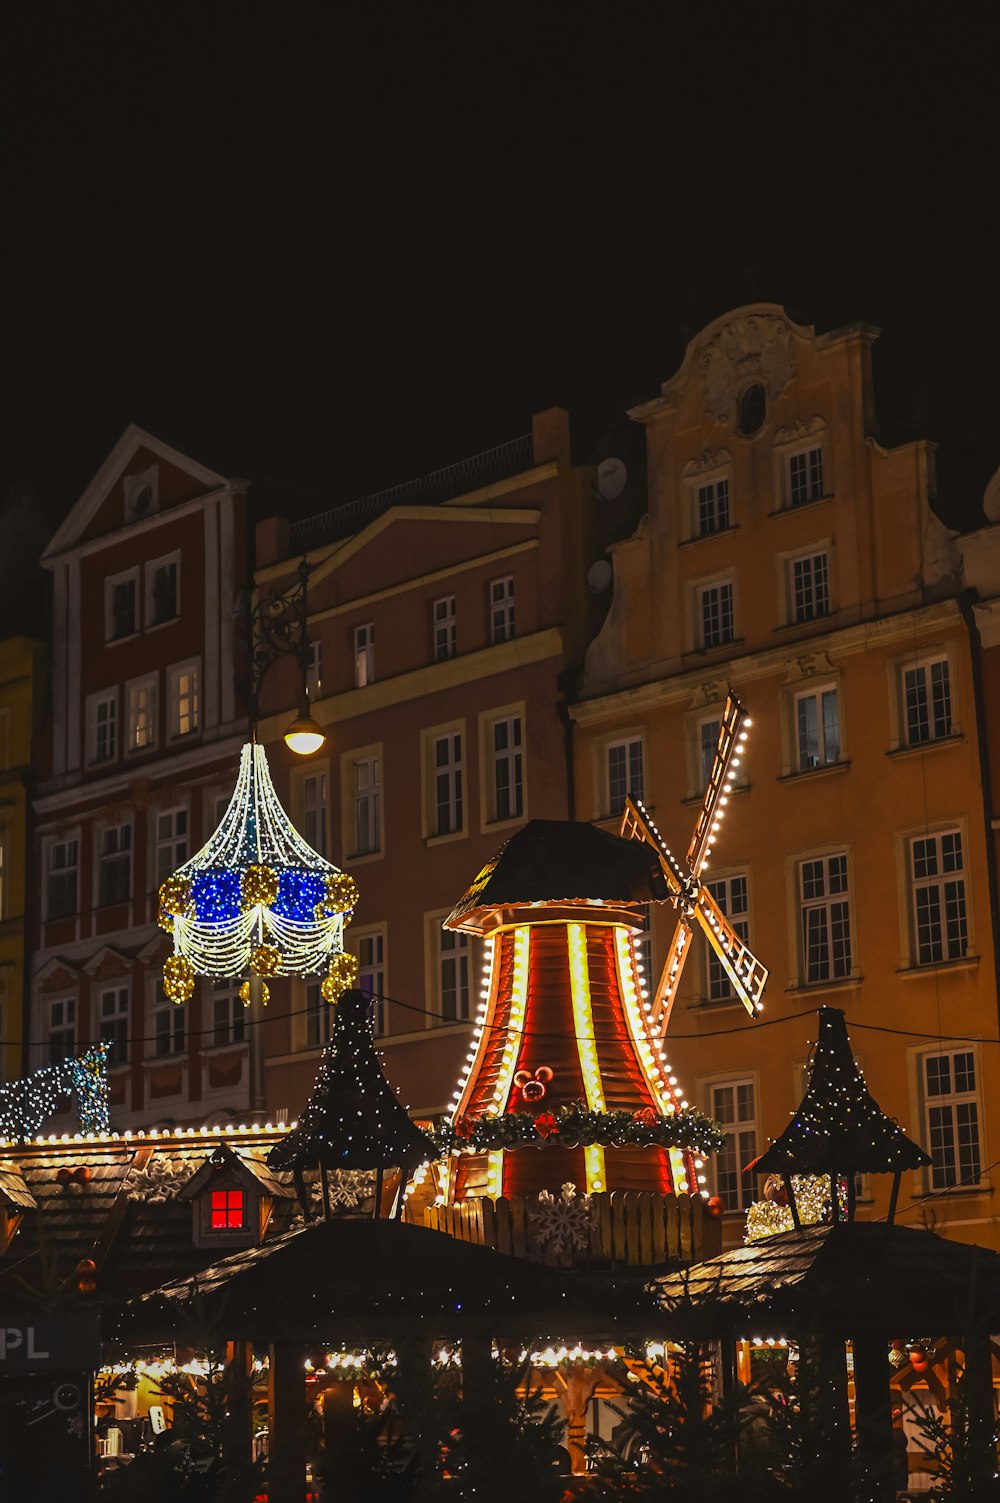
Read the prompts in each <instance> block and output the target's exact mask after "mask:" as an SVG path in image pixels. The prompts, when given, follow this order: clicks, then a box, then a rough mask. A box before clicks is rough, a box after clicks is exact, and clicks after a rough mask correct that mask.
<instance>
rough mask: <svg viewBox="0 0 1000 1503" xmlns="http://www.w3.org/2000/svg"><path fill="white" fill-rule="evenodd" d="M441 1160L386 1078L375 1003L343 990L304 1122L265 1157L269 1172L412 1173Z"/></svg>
mask: <svg viewBox="0 0 1000 1503" xmlns="http://www.w3.org/2000/svg"><path fill="white" fill-rule="evenodd" d="M436 1156H437V1150H436V1149H435V1147H434V1144H433V1143H432V1142H431V1140H430V1138H428V1137H426V1136H425V1135H424V1134H423V1133H422V1132H421V1131H420V1129H419V1128H418V1127H414V1125H413V1123H412V1122H411V1121H410V1119H409V1117H408V1116H407V1115H406V1112H405V1111H404V1110H403V1108H402V1107H401V1106H400V1104H399V1102H398V1101H397V1100H396V1097H395V1094H394V1092H393V1090H392V1088H391V1086H390V1085H389V1083H388V1081H387V1080H386V1078H385V1076H384V1075H383V1074H382V1066H381V1065H380V1064H379V1061H378V1056H377V1055H376V1053H375V1044H374V1041H373V1038H372V1020H371V998H370V997H369V996H368V995H367V994H366V993H365V992H361V991H349V992H344V993H343V994H342V996H341V997H340V999H339V1001H338V1002H337V1003H336V1011H335V1013H334V1018H333V1032H332V1035H331V1037H330V1042H329V1043H328V1044H327V1046H326V1048H325V1049H324V1051H323V1058H322V1060H321V1061H320V1067H319V1073H318V1075H317V1076H316V1084H315V1085H314V1086H313V1092H312V1095H311V1096H310V1098H309V1101H308V1103H307V1104H306V1108H305V1111H304V1112H303V1113H302V1118H301V1121H300V1122H299V1125H298V1126H297V1127H295V1128H293V1129H292V1131H291V1132H290V1133H289V1134H288V1136H287V1138H283V1139H282V1141H281V1142H280V1143H276V1144H275V1146H274V1147H273V1148H272V1149H271V1152H270V1153H269V1154H268V1156H267V1162H268V1164H269V1165H270V1166H271V1168H272V1169H317V1168H319V1166H320V1165H321V1164H322V1165H324V1166H325V1167H326V1168H327V1169H378V1168H383V1169H386V1168H389V1167H390V1166H392V1167H393V1168H410V1167H412V1166H413V1165H415V1164H423V1163H426V1162H427V1161H428V1160H429V1159H433V1158H435V1157H436Z"/></svg>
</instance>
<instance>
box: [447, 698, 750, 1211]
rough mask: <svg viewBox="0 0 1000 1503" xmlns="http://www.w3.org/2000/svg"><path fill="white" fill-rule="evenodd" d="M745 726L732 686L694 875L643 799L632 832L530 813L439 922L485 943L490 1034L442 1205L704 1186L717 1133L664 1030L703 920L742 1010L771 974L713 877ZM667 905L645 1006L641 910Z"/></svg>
mask: <svg viewBox="0 0 1000 1503" xmlns="http://www.w3.org/2000/svg"><path fill="white" fill-rule="evenodd" d="M746 723H747V721H746V716H745V713H744V711H743V709H742V706H741V705H740V704H739V702H738V701H737V700H736V698H735V696H732V695H731V696H730V698H729V700H728V701H727V704H726V711H725V715H724V718H723V724H722V729H721V732H720V736H719V744H718V748H717V750H716V755H715V759H714V762H713V766H712V773H711V778H710V780H709V788H708V791H707V793H706V795H705V799H704V803H703V806H702V810H701V814H700V816H699V819H698V824H697V827H696V830H695V835H694V838H693V839H692V842H691V846H690V849H689V852H688V858H687V869H685V868H684V867H683V866H682V865H681V864H680V863H679V862H678V861H677V860H676V859H675V858H674V857H673V856H672V855H671V854H670V852H669V850H668V849H667V847H666V845H665V844H664V842H663V840H662V839H661V837H660V835H659V832H658V831H657V829H656V826H655V825H654V824H653V822H652V820H651V819H650V818H649V816H648V814H647V813H646V811H645V810H644V809H643V808H642V806H641V804H638V803H633V802H632V801H631V800H629V801H628V803H627V805H626V810H625V815H624V818H623V823H622V833H621V835H612V834H610V833H608V832H607V831H605V830H601V829H599V828H597V827H596V826H594V825H591V824H589V823H584V822H574V821H558V820H531V821H529V823H528V824H526V825H524V826H523V827H522V828H521V829H520V830H518V831H517V833H516V834H515V835H513V836H512V837H511V838H510V840H508V841H507V843H506V844H505V845H504V846H502V847H501V849H500V850H499V851H498V852H497V854H496V855H495V856H494V857H493V859H492V860H491V861H490V862H488V863H487V865H486V866H485V867H484V868H483V870H482V871H481V872H480V873H479V875H478V876H477V877H476V879H475V880H474V882H473V883H472V885H471V886H470V887H469V889H468V891H467V892H466V893H465V895H464V896H463V897H462V899H461V900H460V901H459V902H458V904H456V906H455V908H454V909H453V911H452V912H451V914H449V916H448V918H447V919H446V920H445V927H446V928H450V929H455V930H461V931H463V932H465V933H469V934H475V935H478V936H480V937H481V938H482V939H483V940H484V941H485V943H486V945H487V961H486V976H485V980H484V989H483V996H482V1004H481V1007H480V1011H479V1017H478V1032H477V1033H476V1035H475V1037H474V1039H473V1041H472V1046H471V1049H470V1053H469V1058H468V1061H467V1065H466V1071H465V1076H464V1079H463V1080H462V1082H461V1084H460V1085H459V1088H458V1091H457V1092H456V1095H455V1100H454V1104H453V1110H452V1115H451V1120H450V1123H449V1124H448V1129H447V1139H446V1141H447V1142H448V1144H449V1146H450V1149H451V1152H450V1155H449V1157H448V1159H446V1160H445V1173H444V1183H443V1186H442V1192H443V1197H444V1199H445V1200H447V1201H450V1202H454V1201H456V1200H464V1199H467V1198H469V1197H476V1196H489V1197H491V1198H496V1197H498V1196H500V1195H504V1196H508V1197H510V1196H527V1195H532V1194H537V1193H538V1192H540V1191H542V1190H547V1191H549V1192H554V1191H559V1190H560V1187H561V1186H563V1185H565V1184H567V1183H572V1184H574V1185H576V1186H578V1187H579V1188H580V1189H581V1190H583V1189H584V1188H585V1189H586V1191H587V1192H588V1193H589V1192H592V1191H596V1192H603V1191H606V1190H616V1189H617V1190H644V1191H653V1192H655V1193H658V1194H660V1195H671V1194H691V1195H693V1194H697V1193H699V1189H700V1186H701V1185H702V1184H703V1183H704V1176H703V1175H701V1174H700V1173H699V1170H701V1169H702V1168H703V1167H704V1165H703V1162H702V1158H701V1156H702V1155H703V1154H705V1153H708V1152H711V1151H713V1150H714V1149H716V1148H718V1147H719V1141H718V1136H719V1134H718V1128H717V1126H716V1124H714V1123H712V1122H710V1121H709V1120H708V1119H707V1118H705V1117H704V1116H702V1114H701V1113H700V1112H698V1111H696V1110H694V1109H693V1108H692V1107H690V1106H689V1105H688V1103H687V1101H686V1100H684V1097H683V1095H682V1092H681V1089H680V1087H679V1086H678V1083H677V1079H676V1077H675V1076H674V1075H673V1074H671V1071H670V1066H669V1064H668V1063H667V1061H666V1059H665V1058H664V1055H663V1049H662V1039H663V1031H664V1029H665V1027H666V1021H667V1017H668V1015H669V1009H670V1003H671V1002H672V1000H673V998H674V995H675V994H676V989H677V981H678V978H679V976H680V972H681V968H682V966H683V963H684V960H685V958H686V954H687V950H688V947H689V945H688V942H689V940H690V938H691V934H692V932H693V925H694V924H695V923H697V924H699V925H700V926H701V927H702V928H703V929H704V930H705V932H706V934H707V935H708V938H709V942H710V943H711V945H712V948H713V950H714V951H715V952H716V954H717V955H718V956H719V958H720V960H721V961H722V964H723V965H724V966H725V968H726V971H727V973H728V975H729V976H730V978H731V980H732V982H733V985H734V987H735V988H736V990H737V994H738V995H739V996H740V998H741V1000H742V1001H743V1003H744V1006H746V1008H747V1010H748V1011H749V1012H750V1013H751V1014H753V1015H756V1013H757V1011H758V1010H759V1008H760V1005H761V1003H760V999H761V993H762V991H763V989H764V983H765V981H766V979H767V972H766V970H765V969H764V967H763V966H762V965H761V964H760V963H759V961H758V960H757V959H756V957H755V956H754V955H753V954H752V953H751V952H750V950H749V949H748V948H747V946H746V945H745V944H744V943H743V941H742V940H741V939H740V938H739V936H738V935H737V934H736V933H735V931H734V930H733V929H732V927H731V926H730V924H729V923H728V921H727V920H726V918H725V915H724V914H723V913H722V912H721V910H720V909H719V908H718V906H717V904H715V903H714V902H713V901H712V899H711V898H710V896H709V894H708V893H707V892H706V891H705V890H704V888H703V886H702V884H701V874H702V871H703V869H704V867H705V864H706V861H707V857H708V854H709V851H710V849H711V846H712V843H713V838H714V835H715V833H716V831H717V829H718V824H719V819H720V817H721V812H722V809H723V808H724V806H725V802H726V800H727V798H728V790H729V788H730V787H731V785H732V776H733V772H734V769H735V766H736V763H737V760H738V756H739V748H740V747H741V746H742V738H744V737H745V731H744V729H743V726H744V725H745V724H746ZM666 902H673V903H674V904H675V906H676V907H677V909H678V923H677V931H676V933H675V935H674V939H673V943H672V944H671V947H670V952H669V955H668V958H667V964H666V966H665V967H664V971H663V975H662V976H661V979H660V982H659V985H658V987H657V989H656V994H655V999H654V1003H653V1005H652V1006H650V1005H649V1003H648V1002H647V999H646V995H645V991H644V988H643V983H642V977H641V970H640V967H639V966H638V964H637V961H636V953H635V940H636V936H637V935H638V934H640V933H641V932H642V931H643V930H644V928H645V914H646V909H647V905H648V904H649V903H666ZM529 1150H534V1151H529ZM539 1150H541V1151H539Z"/></svg>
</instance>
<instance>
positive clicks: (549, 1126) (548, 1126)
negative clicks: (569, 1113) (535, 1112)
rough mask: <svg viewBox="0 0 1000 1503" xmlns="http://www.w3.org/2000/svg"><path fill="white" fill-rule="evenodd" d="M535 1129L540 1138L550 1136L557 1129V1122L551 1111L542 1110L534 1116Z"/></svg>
mask: <svg viewBox="0 0 1000 1503" xmlns="http://www.w3.org/2000/svg"><path fill="white" fill-rule="evenodd" d="M535 1131H536V1132H537V1133H538V1135H539V1137H541V1138H550V1137H551V1136H552V1134H553V1133H554V1132H558V1131H559V1123H558V1122H557V1121H556V1119H555V1117H554V1116H553V1115H552V1113H551V1112H543V1113H542V1115H541V1116H540V1117H536V1118H535Z"/></svg>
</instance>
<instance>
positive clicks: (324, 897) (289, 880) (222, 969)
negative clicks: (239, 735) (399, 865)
mask: <svg viewBox="0 0 1000 1503" xmlns="http://www.w3.org/2000/svg"><path fill="white" fill-rule="evenodd" d="M357 901H358V889H357V884H356V883H355V881H354V879H353V878H352V877H349V876H347V874H346V873H345V872H341V871H338V870H337V868H336V867H335V866H333V865H331V863H330V862H329V861H327V860H325V859H324V858H323V857H322V856H320V855H319V854H318V853H317V852H316V851H314V850H313V849H312V847H311V846H309V845H307V844H306V842H305V841H304V840H303V839H302V837H301V835H299V834H298V832H297V831H296V830H295V828H294V827H293V825H292V824H291V821H290V820H289V818H288V816H287V815H286V813H285V811H284V809H283V808H282V807H281V804H280V802H279V800H278V796H277V794H276V793H275V791H274V786H273V784H272V782H271V774H270V772H269V771H268V766H267V757H266V755H265V752H264V748H263V747H262V746H260V745H259V744H258V743H257V742H256V741H254V742H252V743H250V744H248V745H247V746H244V748H243V751H242V753H241V755H240V772H239V778H238V779H237V782H236V789H235V792H234V793H233V796H232V799H231V800H230V803H229V807H228V809H227V810H226V812H225V814H224V815H223V817H222V822H221V823H220V825H219V827H218V829H217V830H216V832H215V834H214V835H213V836H212V837H211V838H210V839H209V840H208V841H207V842H206V844H205V845H204V846H203V847H202V848H201V850H200V851H199V852H198V853H197V855H195V856H192V857H191V859H190V861H186V862H185V863H184V865H183V866H182V867H180V868H179V869H178V870H177V871H176V872H174V874H173V876H171V877H168V878H167V880H166V881H165V882H164V884H163V886H162V887H161V888H160V924H161V926H162V928H164V929H165V930H166V931H167V933H168V934H171V935H173V940H174V953H173V955H171V956H170V958H169V960H168V961H167V963H166V965H165V966H164V968H163V988H164V991H165V993H166V995H167V996H168V997H170V998H171V999H172V1000H173V1001H174V1002H184V1001H186V1000H187V998H188V997H190V995H191V993H192V992H193V990H194V982H195V977H196V976H215V977H234V976H240V975H243V974H244V973H246V972H247V971H248V970H249V971H250V972H251V974H252V975H254V976H257V977H265V976H266V977H273V976H308V975H318V974H319V973H320V972H321V971H322V970H323V969H324V967H326V965H327V962H329V970H328V974H327V977H326V980H325V981H324V983H323V995H324V996H325V997H326V998H327V1000H328V1001H333V1000H335V998H336V997H337V996H338V995H339V994H340V992H341V991H342V990H343V989H344V987H345V986H347V985H350V981H349V980H348V979H347V975H348V972H349V969H350V968H349V966H348V965H347V962H348V961H349V960H351V959H353V957H349V956H345V955H344V954H343V938H344V925H345V923H346V922H347V921H348V919H349V918H350V911H351V909H352V908H353V907H354V905H355V904H356V903H357ZM355 965H356V962H355ZM328 981H329V982H331V984H330V985H329V986H327V982H328ZM262 990H263V992H264V993H265V995H266V987H265V988H262ZM246 991H247V995H246V997H245V998H244V1000H245V1001H248V1000H249V997H250V989H249V984H247V987H246ZM240 995H241V996H242V995H243V993H242V991H241V994H240Z"/></svg>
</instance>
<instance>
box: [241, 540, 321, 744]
mask: <svg viewBox="0 0 1000 1503" xmlns="http://www.w3.org/2000/svg"><path fill="white" fill-rule="evenodd" d="M310 572H311V567H310V564H309V560H308V559H307V558H304V559H303V560H302V562H301V563H300V564H299V569H298V581H297V583H296V584H294V585H292V587H291V589H290V590H281V589H279V588H278V586H277V585H274V586H273V587H272V588H271V589H270V590H268V591H267V592H266V593H265V594H263V595H262V596H261V597H260V599H259V600H258V601H257V603H256V605H255V606H254V608H253V611H252V612H251V615H250V656H251V666H252V683H251V690H250V729H251V733H252V734H255V732H256V727H257V721H258V719H259V718H260V690H261V685H262V684H263V682H264V678H265V676H266V675H267V672H268V669H269V668H270V667H271V665H272V663H275V662H277V660H278V658H283V657H296V658H298V660H299V670H300V675H301V684H300V693H299V713H298V714H297V715H296V717H295V719H294V720H293V721H292V723H291V725H289V727H288V729H287V730H286V731H285V733H284V735H285V745H286V746H287V747H288V748H289V750H290V751H293V752H294V753H295V754H296V756H298V757H308V756H311V755H312V753H313V752H315V751H319V749H320V747H321V746H322V745H323V744H324V742H325V741H326V732H325V731H324V730H323V728H322V727H321V726H320V725H319V724H317V722H316V720H315V719H314V718H313V715H312V712H311V710H310V708H309V605H308V589H309V575H310Z"/></svg>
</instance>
